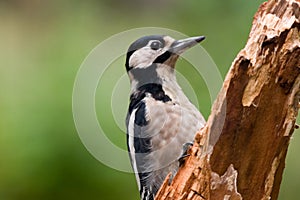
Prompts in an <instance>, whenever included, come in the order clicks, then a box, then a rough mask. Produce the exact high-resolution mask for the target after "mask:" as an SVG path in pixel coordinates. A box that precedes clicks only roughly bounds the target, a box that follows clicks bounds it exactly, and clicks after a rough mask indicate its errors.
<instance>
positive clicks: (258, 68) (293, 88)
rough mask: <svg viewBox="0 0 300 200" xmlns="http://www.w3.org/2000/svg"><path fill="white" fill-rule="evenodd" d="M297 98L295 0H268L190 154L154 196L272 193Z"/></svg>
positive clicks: (252, 197) (298, 6)
mask: <svg viewBox="0 0 300 200" xmlns="http://www.w3.org/2000/svg"><path fill="white" fill-rule="evenodd" d="M299 99H300V1H299V0H270V1H268V2H266V3H263V4H262V5H261V6H260V8H259V9H258V11H257V13H256V14H255V16H254V20H253V24H252V29H251V32H250V35H249V39H248V42H247V44H246V46H245V48H244V49H243V50H241V51H240V53H239V54H238V55H237V57H236V59H235V60H234V61H233V64H232V66H231V68H230V71H229V73H228V74H227V77H226V78H225V81H224V84H223V87H222V89H221V91H220V93H219V95H218V97H217V100H216V101H215V103H214V105H213V108H212V113H211V115H210V117H209V119H208V121H207V124H206V126H205V127H204V128H203V129H201V130H200V131H199V132H198V133H197V134H196V136H195V142H194V145H193V147H192V148H191V149H190V156H189V157H188V158H187V160H186V162H185V164H184V166H183V167H182V168H181V169H180V170H179V172H178V173H177V175H176V176H175V178H174V179H173V181H172V183H171V184H170V185H169V184H168V182H169V181H168V177H167V179H166V180H165V182H164V184H163V185H162V187H161V189H160V190H159V192H158V194H157V196H156V200H164V199H172V200H177V199H178V200H179V199H190V200H201V199H206V200H207V199H212V200H219V199H222V200H223V199H231V200H239V199H244V200H248V199H249V200H258V199H277V197H278V193H279V187H280V183H281V179H282V173H283V169H284V166H285V157H286V153H287V149H288V145H289V141H290V138H291V135H292V133H293V131H294V128H295V121H296V117H297V114H298V109H299Z"/></svg>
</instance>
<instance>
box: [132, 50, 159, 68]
mask: <svg viewBox="0 0 300 200" xmlns="http://www.w3.org/2000/svg"><path fill="white" fill-rule="evenodd" d="M156 55H157V52H155V51H152V50H151V49H150V48H149V47H144V48H142V49H139V50H137V51H135V52H134V53H133V54H132V55H131V56H130V59H129V66H131V67H134V68H145V67H147V66H149V65H151V64H152V62H153V61H154V60H155V58H156Z"/></svg>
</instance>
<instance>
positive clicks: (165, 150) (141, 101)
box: [125, 35, 205, 200]
mask: <svg viewBox="0 0 300 200" xmlns="http://www.w3.org/2000/svg"><path fill="white" fill-rule="evenodd" d="M204 38H205V37H204V36H198V37H190V38H187V39H182V40H175V39H173V38H171V37H170V36H163V35H151V36H144V37H142V38H140V39H138V40H136V41H135V42H133V43H132V44H131V45H130V46H129V49H128V51H127V55H126V63H125V66H126V70H127V74H128V76H129V79H130V84H131V91H130V103H129V109H128V114H127V117H126V126H127V147H128V151H129V157H130V161H131V165H132V168H133V171H134V173H135V176H136V181H137V184H138V187H139V192H140V197H141V200H153V199H154V197H155V194H156V193H157V191H158V189H159V188H160V186H161V184H162V183H163V181H164V179H165V178H166V176H167V175H168V174H169V173H171V178H172V177H174V176H175V174H176V173H177V171H178V169H179V165H180V163H181V162H179V161H182V160H180V159H179V158H183V157H185V156H186V152H185V151H186V149H187V147H186V144H191V143H190V142H191V141H193V137H194V134H195V133H196V131H197V130H199V129H200V128H201V127H203V126H204V124H205V119H204V118H203V116H202V114H201V113H200V112H199V111H198V109H197V108H196V107H195V106H194V105H193V104H192V103H191V102H190V101H189V99H188V98H187V97H186V96H185V94H184V93H183V91H182V89H181V88H180V86H179V84H178V83H177V81H176V73H175V64H176V61H177V59H178V58H179V56H180V55H181V54H182V53H183V52H185V51H186V50H187V49H189V48H191V47H193V46H195V45H196V44H198V43H199V42H201V41H202V40H204ZM183 147H184V148H183Z"/></svg>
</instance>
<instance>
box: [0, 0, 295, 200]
mask: <svg viewBox="0 0 300 200" xmlns="http://www.w3.org/2000/svg"><path fill="white" fill-rule="evenodd" d="M262 2H263V1H262V0H253V1H238V0H227V1H220V0H219V1H217V0H212V1H204V0H187V1H180V0H174V1H171V0H167V1H159V0H154V1H146V0H140V1H139V0H134V1H121V0H103V1H96V0H86V1H79V0H73V1H71V0H63V1H58V0H56V1H55V0H54V1H41V0H27V1H23V0H0V25H1V31H0V43H1V47H0V63H1V65H0V94H1V96H0V109H1V112H0V200H26V199H30V200H35V199H44V200H47V199H58V200H59V199H74V200H76V199H78V200H79V199H90V200H92V199H108V200H109V199H124V200H126V199H130V200H132V199H138V192H137V186H136V183H135V178H134V176H133V175H132V174H127V173H122V172H118V171H116V170H114V169H110V168H108V167H106V166H104V165H103V164H101V163H100V162H98V161H97V160H96V159H94V158H93V157H92V156H91V155H90V154H89V153H88V151H87V150H86V149H85V147H84V146H83V144H82V143H81V141H80V139H79V137H78V135H77V132H76V130H75V127H74V122H73V118H72V88H73V83H74V79H75V76H76V73H77V70H78V69H79V67H80V64H81V63H82V62H83V60H84V58H85V57H86V56H87V55H88V53H89V52H90V51H91V50H92V49H93V48H94V47H95V46H96V45H97V44H98V43H100V42H101V41H103V40H104V39H106V38H108V37H109V36H111V35H113V34H116V33H118V32H121V31H124V30H127V29H130V28H135V27H145V26H155V27H165V28H170V29H174V30H178V31H180V32H183V33H185V34H187V35H198V34H203V35H205V36H207V40H206V41H205V42H203V44H202V45H203V47H205V49H206V50H207V51H208V52H209V53H210V55H211V56H212V58H213V59H214V61H215V62H216V64H217V66H218V67H219V70H220V72H221V74H222V76H223V77H224V76H225V74H226V72H227V71H228V68H229V66H230V64H231V62H232V60H233V59H234V57H235V55H236V54H237V53H238V51H239V50H240V49H241V48H243V46H244V44H245V42H246V40H247V37H248V32H249V29H250V27H251V21H252V17H253V15H254V13H255V11H256V10H257V8H258V6H259V5H260V4H261V3H262ZM123 62H124V60H123V61H122V60H121V62H119V63H123ZM182 64H184V62H182ZM123 66H124V64H121V66H120V68H119V70H120V71H119V72H116V73H117V74H121V75H122V74H124V73H125V70H124V68H123ZM179 71H180V72H182V73H183V74H185V75H186V77H187V78H188V79H189V77H190V76H192V74H193V73H192V72H191V71H189V70H187V71H184V70H183V69H182V68H181V69H180V68H179ZM194 79H195V78H193V77H191V82H192V83H193V84H192V85H196V87H197V88H198V85H197V83H196V81H197V80H194ZM200 83H201V85H202V84H204V83H202V82H200ZM199 85H200V84H199ZM205 87H206V86H205V85H202V86H199V89H198V90H196V91H198V92H199V94H197V96H198V97H201V90H203V91H204V90H206V89H205ZM109 88H110V86H108V88H106V90H105V89H104V90H103V91H108V90H110V89H109ZM101 95H103V96H105V94H102V93H101V94H99V92H98V93H97V101H98V103H99V105H98V107H97V109H98V110H97V112H98V117H100V118H105V120H106V121H105V123H104V124H105V125H106V128H107V131H108V132H110V133H111V135H110V136H109V137H110V138H112V140H113V141H114V142H116V143H118V145H120V146H123V147H124V146H125V136H124V134H123V133H122V134H119V133H120V132H121V130H120V129H118V128H116V125H115V123H114V122H113V121H112V120H111V119H110V118H111V117H110V118H108V119H106V117H105V115H103V113H104V114H105V113H107V111H103V110H102V109H104V108H102V107H101V105H102V101H101V98H99V97H101ZM203 99H205V98H203ZM124 101H126V102H128V99H124ZM199 104H200V107H201V110H203V112H204V114H205V116H208V115H209V109H210V108H209V107H210V102H209V101H208V100H204V101H201V99H200V101H199ZM202 108H203V109H202ZM102 111H103V112H102ZM101 113H102V114H101ZM107 115H109V113H108V114H107ZM294 137H295V138H294V139H293V140H292V141H291V145H290V149H289V152H288V158H287V167H286V170H285V173H284V178H283V183H282V186H281V193H280V199H296V198H297V196H299V191H298V189H299V188H300V178H299V177H300V172H299V170H298V169H299V168H300V161H299V159H298V157H297V151H298V152H299V150H300V147H299V145H297V142H298V143H299V140H300V138H299V133H297V132H296V133H295V134H294ZM108 153H109V152H108ZM112 159H118V158H112Z"/></svg>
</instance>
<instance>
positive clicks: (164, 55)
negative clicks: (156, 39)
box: [153, 51, 173, 63]
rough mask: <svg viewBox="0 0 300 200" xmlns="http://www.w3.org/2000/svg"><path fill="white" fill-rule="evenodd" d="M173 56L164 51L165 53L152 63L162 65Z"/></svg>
mask: <svg viewBox="0 0 300 200" xmlns="http://www.w3.org/2000/svg"><path fill="white" fill-rule="evenodd" d="M172 55H173V54H172V53H171V52H170V51H166V52H165V53H163V54H161V55H160V56H158V57H157V58H156V59H155V60H154V62H153V63H164V62H166V61H167V60H168V59H169V58H170V57H171V56H172Z"/></svg>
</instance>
